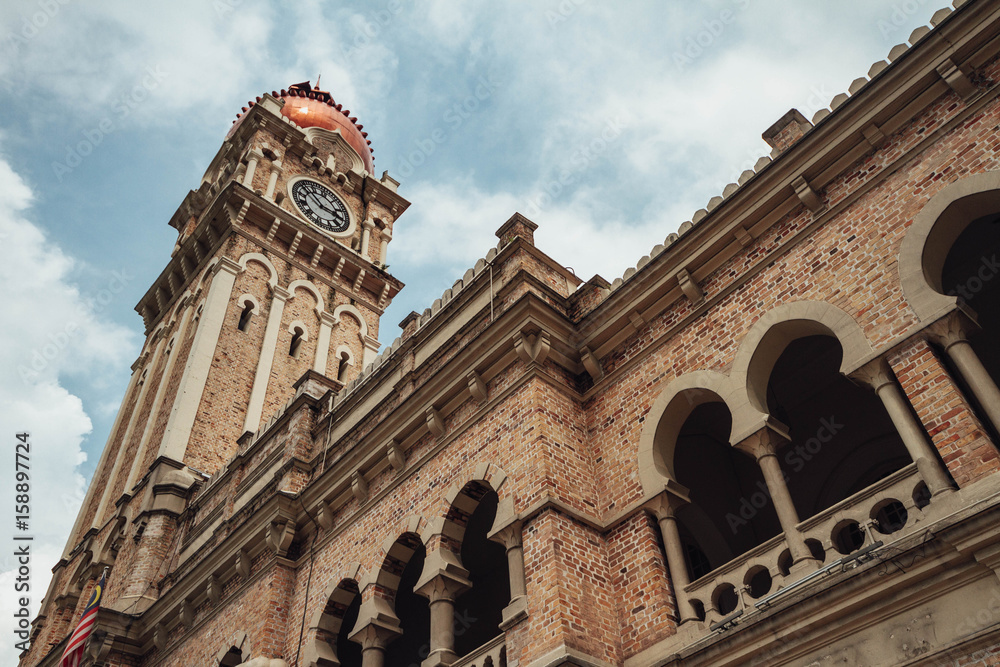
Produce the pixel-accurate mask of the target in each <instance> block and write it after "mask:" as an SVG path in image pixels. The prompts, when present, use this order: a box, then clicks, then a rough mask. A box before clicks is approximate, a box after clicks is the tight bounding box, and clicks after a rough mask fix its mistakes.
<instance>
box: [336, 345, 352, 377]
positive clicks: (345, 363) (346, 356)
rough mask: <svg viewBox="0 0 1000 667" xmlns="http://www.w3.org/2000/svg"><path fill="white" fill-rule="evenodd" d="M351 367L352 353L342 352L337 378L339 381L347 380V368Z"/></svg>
mask: <svg viewBox="0 0 1000 667" xmlns="http://www.w3.org/2000/svg"><path fill="white" fill-rule="evenodd" d="M350 367H351V355H350V353H348V352H346V351H344V352H341V353H340V360H339V362H338V365H337V380H338V381H339V382H346V381H347V370H348V369H349V368H350Z"/></svg>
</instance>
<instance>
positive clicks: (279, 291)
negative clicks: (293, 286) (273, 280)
mask: <svg viewBox="0 0 1000 667" xmlns="http://www.w3.org/2000/svg"><path fill="white" fill-rule="evenodd" d="M291 296H292V293H291V292H289V291H288V290H287V289H285V288H284V287H280V286H278V285H275V286H274V287H272V288H271V297H272V298H273V299H277V300H278V301H281V302H282V303H284V302H285V301H288V299H290V298H291Z"/></svg>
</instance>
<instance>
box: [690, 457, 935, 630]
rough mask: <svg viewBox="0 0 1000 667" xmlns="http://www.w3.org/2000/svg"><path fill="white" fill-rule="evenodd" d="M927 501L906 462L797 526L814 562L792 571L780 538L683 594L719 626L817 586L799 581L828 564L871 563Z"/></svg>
mask: <svg viewBox="0 0 1000 667" xmlns="http://www.w3.org/2000/svg"><path fill="white" fill-rule="evenodd" d="M929 503H930V494H929V493H928V491H927V485H926V484H925V483H924V481H923V480H922V478H921V477H920V475H919V473H918V472H917V466H916V465H915V464H910V465H908V466H906V467H904V468H902V469H900V470H898V471H896V472H895V473H893V474H892V475H889V476H888V477H886V478H885V479H882V480H880V481H878V482H876V483H875V484H872V485H871V486H869V487H867V488H865V489H863V490H861V491H859V492H858V493H856V494H854V495H852V496H850V497H848V498H845V499H844V500H842V501H840V502H839V503H837V504H836V505H833V506H832V507H830V508H828V509H826V510H824V511H823V512H820V513H819V514H816V515H814V516H812V517H810V518H808V519H806V520H804V521H802V522H800V523H799V524H798V526H797V529H798V530H799V532H800V533H801V534H802V535H803V537H804V538H805V540H806V544H807V545H808V546H809V550H810V552H811V553H812V554H813V557H814V558H815V559H816V560H815V561H812V562H810V561H804V562H802V563H799V564H797V565H794V566H793V564H792V562H791V556H790V554H789V550H788V547H787V545H786V542H785V538H784V535H781V534H779V535H777V536H775V537H773V538H771V539H770V540H768V541H766V542H764V543H763V544H760V545H759V546H757V547H755V548H754V549H751V550H750V551H747V552H745V553H743V554H742V555H740V556H739V557H738V558H735V559H733V560H731V561H729V562H728V563H726V564H725V565H723V566H721V567H719V568H716V569H715V570H713V571H712V572H709V573H708V574H706V575H705V576H703V577H701V578H699V579H697V580H695V581H693V582H691V583H690V584H688V585H687V586H686V587H685V588H684V589H683V590H684V594H685V595H686V596H687V598H688V600H689V601H691V603H692V604H693V605H694V607H695V609H696V610H697V611H698V615H699V616H702V617H703V620H704V622H705V624H706V625H708V626H709V627H713V628H718V627H720V626H724V625H726V624H728V623H731V622H733V621H736V620H737V619H738V618H739V617H740V616H745V615H746V614H749V613H751V612H753V611H756V609H758V608H762V607H765V606H767V604H768V601H769V598H770V597H772V596H773V595H774V594H775V593H777V592H778V591H780V590H783V589H786V588H789V587H790V586H792V585H795V586H796V587H799V586H802V585H815V583H818V582H819V581H821V580H822V578H823V577H822V576H812V577H811V578H810V579H809V581H806V582H803V581H802V580H804V579H806V578H807V577H810V575H813V574H814V573H816V572H818V571H821V570H826V568H827V567H829V566H830V565H831V564H833V563H836V562H840V563H841V564H842V566H843V567H850V566H851V565H852V564H853V563H854V562H857V561H860V560H862V559H864V558H870V557H873V555H872V553H871V552H873V551H874V550H875V548H877V547H879V546H881V543H882V542H888V541H890V540H891V541H895V540H897V539H899V538H902V537H905V536H907V535H910V534H912V533H914V532H916V531H918V530H919V529H920V526H919V525H920V524H921V523H923V522H924V519H925V512H926V511H928V507H929ZM890 535H891V538H890V537H889V536H890ZM833 569H835V568H833Z"/></svg>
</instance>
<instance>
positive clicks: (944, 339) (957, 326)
mask: <svg viewBox="0 0 1000 667" xmlns="http://www.w3.org/2000/svg"><path fill="white" fill-rule="evenodd" d="M978 330H979V325H978V324H977V323H976V322H975V321H974V320H973V319H972V318H971V317H970V316H969V315H968V314H967V313H965V312H963V311H961V310H953V311H952V312H950V313H948V314H947V315H945V316H944V317H942V318H941V319H940V320H938V321H937V322H935V323H934V324H932V325H930V326H929V327H927V328H926V329H924V332H925V333H926V334H927V337H928V338H929V339H930V340H931V341H932V342H934V343H936V344H937V345H940V346H941V347H943V348H944V350H945V351H946V352H947V351H948V348H950V347H951V346H952V345H955V344H956V343H962V342H966V343H967V342H969V335H970V334H972V333H974V332H976V331H978Z"/></svg>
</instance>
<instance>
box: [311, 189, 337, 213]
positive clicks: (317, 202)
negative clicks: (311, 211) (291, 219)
mask: <svg viewBox="0 0 1000 667" xmlns="http://www.w3.org/2000/svg"><path fill="white" fill-rule="evenodd" d="M306 198H307V199H309V198H312V201H313V202H315V203H314V204H313V206H314V208H319V209H323V210H324V211H326V212H328V213H329V212H332V211H330V209H328V208H327V207H325V206H323V200H321V199H320V198H319V197H317V196H316V195H314V194H313V193H311V192H310V193H308V194H307V195H306Z"/></svg>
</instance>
